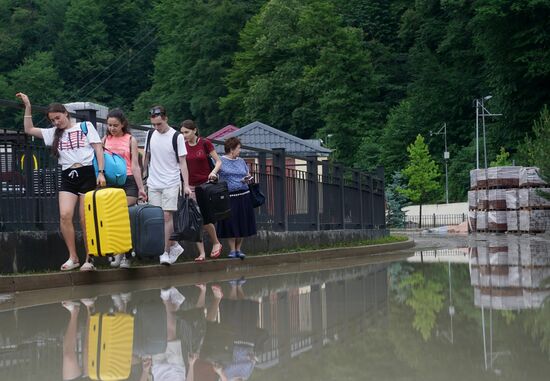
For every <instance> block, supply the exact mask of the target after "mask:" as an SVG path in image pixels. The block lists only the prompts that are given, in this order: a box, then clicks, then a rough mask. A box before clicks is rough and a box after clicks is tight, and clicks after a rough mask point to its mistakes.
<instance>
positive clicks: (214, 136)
mask: <svg viewBox="0 0 550 381" xmlns="http://www.w3.org/2000/svg"><path fill="white" fill-rule="evenodd" d="M238 129H239V127H235V126H233V125H232V124H228V125H227V126H225V127H224V128H222V129H220V130H218V131H216V132H213V133H211V134H210V135H208V136H207V138H208V139H221V138H223V137H224V136H225V135H227V134H230V133H232V132H233V131H237V130H238Z"/></svg>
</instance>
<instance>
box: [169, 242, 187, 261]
mask: <svg viewBox="0 0 550 381" xmlns="http://www.w3.org/2000/svg"><path fill="white" fill-rule="evenodd" d="M183 250H184V249H183V247H181V245H180V244H179V243H177V242H176V243H175V244H173V245H172V246H170V252H169V254H170V255H171V256H174V255H175V256H176V258H177V257H179V256H180V255H181V253H183Z"/></svg>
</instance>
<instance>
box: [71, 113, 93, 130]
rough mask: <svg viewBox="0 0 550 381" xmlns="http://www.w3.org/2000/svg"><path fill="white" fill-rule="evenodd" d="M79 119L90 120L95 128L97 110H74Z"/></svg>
mask: <svg viewBox="0 0 550 381" xmlns="http://www.w3.org/2000/svg"><path fill="white" fill-rule="evenodd" d="M74 113H75V114H76V115H77V118H80V120H82V121H84V120H86V121H88V122H91V123H92V124H93V125H94V127H96V128H97V116H96V114H97V111H96V110H94V109H86V110H76V111H75V112H74Z"/></svg>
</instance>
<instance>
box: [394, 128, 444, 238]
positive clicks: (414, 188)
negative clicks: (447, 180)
mask: <svg viewBox="0 0 550 381" xmlns="http://www.w3.org/2000/svg"><path fill="white" fill-rule="evenodd" d="M407 152H408V153H409V162H408V164H407V166H406V167H405V169H403V175H405V177H406V178H407V181H408V184H407V187H406V188H399V189H398V192H400V193H401V194H403V195H405V196H406V197H408V198H409V199H410V200H411V201H412V202H414V203H418V204H419V205H420V222H419V227H420V228H421V227H422V204H424V203H426V202H428V201H430V200H433V198H434V194H435V193H436V192H437V191H440V190H441V184H440V183H439V181H438V180H439V178H440V176H441V173H440V172H439V169H438V167H437V165H436V164H435V162H434V161H433V159H432V158H431V155H430V152H429V151H428V146H427V145H426V143H425V142H424V138H423V137H422V135H420V134H419V135H418V136H417V137H416V140H415V141H414V143H412V144H411V145H409V147H408V148H407Z"/></svg>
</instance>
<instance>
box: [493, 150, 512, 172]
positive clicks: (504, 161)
mask: <svg viewBox="0 0 550 381" xmlns="http://www.w3.org/2000/svg"><path fill="white" fill-rule="evenodd" d="M506 165H512V161H511V160H510V153H509V152H507V151H506V149H505V148H504V147H500V152H499V154H498V155H497V157H496V158H495V160H494V161H491V162H490V163H489V166H490V167H503V166H506Z"/></svg>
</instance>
